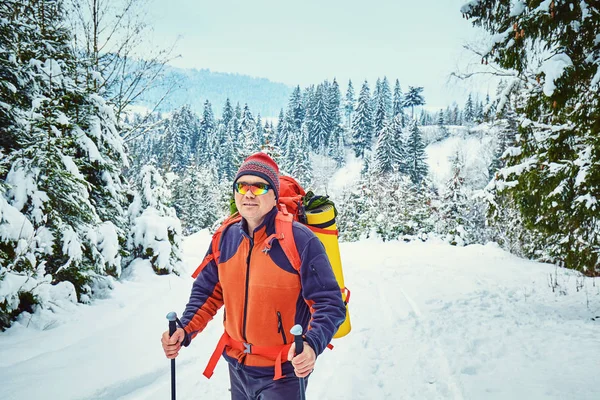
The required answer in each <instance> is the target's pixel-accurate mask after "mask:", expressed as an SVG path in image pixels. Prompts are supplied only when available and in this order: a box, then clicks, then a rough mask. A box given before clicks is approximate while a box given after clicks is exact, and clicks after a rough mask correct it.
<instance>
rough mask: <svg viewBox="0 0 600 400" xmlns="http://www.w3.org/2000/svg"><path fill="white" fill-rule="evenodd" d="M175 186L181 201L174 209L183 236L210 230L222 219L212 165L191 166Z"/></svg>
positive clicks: (217, 186) (217, 182)
mask: <svg viewBox="0 0 600 400" xmlns="http://www.w3.org/2000/svg"><path fill="white" fill-rule="evenodd" d="M176 186H178V189H179V191H180V192H181V201H180V202H179V204H178V206H179V207H176V208H180V209H181V212H179V210H178V214H177V215H178V217H179V219H180V220H181V222H182V225H183V233H184V234H185V235H190V234H192V233H194V232H197V231H199V230H200V229H205V228H211V227H212V226H213V224H214V223H215V222H216V221H217V220H218V219H219V218H220V217H222V215H221V214H222V211H223V207H220V206H219V204H218V201H219V200H220V199H221V196H220V193H219V179H218V177H217V175H216V170H215V168H214V164H209V165H200V164H197V163H193V164H191V165H190V166H189V167H188V168H187V169H186V171H185V174H184V175H183V177H182V179H180V181H179V182H178V183H176ZM225 203H226V202H225Z"/></svg>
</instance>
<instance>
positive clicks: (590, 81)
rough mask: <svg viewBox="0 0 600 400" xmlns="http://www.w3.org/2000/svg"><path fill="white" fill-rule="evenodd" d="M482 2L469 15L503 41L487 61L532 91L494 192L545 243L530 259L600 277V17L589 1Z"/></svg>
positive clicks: (539, 244) (526, 93) (521, 110)
mask: <svg viewBox="0 0 600 400" xmlns="http://www.w3.org/2000/svg"><path fill="white" fill-rule="evenodd" d="M513 3H514V2H509V1H500V0H480V1H476V2H469V3H468V4H466V5H464V6H463V8H462V9H461V11H462V12H463V14H464V15H465V16H466V17H468V18H473V24H475V25H477V26H482V27H483V28H484V29H486V30H487V31H488V32H490V34H492V35H495V36H494V37H495V38H496V39H495V41H494V44H493V46H491V47H490V49H489V51H487V52H486V53H484V54H483V58H484V60H487V62H491V63H493V64H496V65H499V66H500V67H502V68H505V69H511V70H515V71H517V73H518V78H519V79H521V80H522V81H524V82H525V83H526V85H525V86H524V87H525V88H524V89H523V90H524V93H523V94H524V99H525V104H524V106H523V107H519V108H518V109H517V110H516V111H517V113H518V114H519V116H520V128H519V135H518V137H517V144H516V146H515V148H514V150H511V151H510V156H509V157H508V158H507V165H506V167H505V168H503V169H501V170H500V171H499V173H498V179H497V181H498V185H496V189H497V190H498V191H502V192H505V193H507V194H508V195H510V196H511V197H512V198H513V199H514V201H513V203H514V204H516V205H517V206H518V208H519V211H520V214H521V216H522V218H523V222H524V224H525V226H526V228H527V229H528V230H530V231H532V232H533V236H535V237H536V238H537V239H538V240H536V242H535V247H536V248H535V249H534V251H533V252H532V253H531V254H530V256H533V257H535V258H538V259H541V260H545V261H550V262H555V263H558V264H560V265H563V266H565V267H567V268H573V269H577V270H580V271H582V272H584V273H585V274H587V275H598V274H600V261H599V254H600V250H599V249H600V232H599V230H598V226H599V223H598V215H599V214H598V199H597V194H598V193H599V192H600V179H599V177H600V135H599V134H598V133H599V132H598V123H597V121H599V120H600V92H599V91H598V90H597V89H598V85H599V84H600V70H599V67H600V48H599V47H598V40H597V32H598V31H599V26H600V14H599V13H598V7H597V6H596V5H593V6H592V5H590V4H589V3H588V2H564V1H550V2H548V1H546V2H541V3H540V2H533V3H525V2H518V3H517V4H516V5H515V4H513Z"/></svg>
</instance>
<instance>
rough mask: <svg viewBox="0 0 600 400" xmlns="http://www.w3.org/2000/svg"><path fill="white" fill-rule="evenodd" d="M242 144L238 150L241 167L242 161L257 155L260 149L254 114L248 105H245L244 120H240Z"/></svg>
mask: <svg viewBox="0 0 600 400" xmlns="http://www.w3.org/2000/svg"><path fill="white" fill-rule="evenodd" d="M240 130H241V136H240V139H239V140H240V142H239V147H238V149H237V153H238V157H239V158H240V162H239V163H237V165H240V164H241V163H242V161H243V160H244V159H245V158H246V157H248V156H249V155H251V154H253V153H255V152H257V151H258V149H259V144H258V142H257V141H256V120H255V119H254V116H252V112H251V111H250V108H249V107H248V104H245V105H244V111H243V112H242V118H241V119H240Z"/></svg>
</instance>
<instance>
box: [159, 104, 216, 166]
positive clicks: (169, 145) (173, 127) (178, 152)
mask: <svg viewBox="0 0 600 400" xmlns="http://www.w3.org/2000/svg"><path fill="white" fill-rule="evenodd" d="M198 125H199V121H198V117H197V116H196V115H195V114H194V113H193V112H192V110H191V108H190V106H189V105H184V106H183V107H181V108H180V109H178V110H176V111H175V112H173V114H172V115H171V118H169V121H168V122H167V126H166V130H165V134H164V136H163V143H162V145H161V147H162V149H163V150H162V151H161V153H162V155H163V156H162V157H161V159H160V160H161V163H162V164H161V167H162V169H163V170H164V171H174V172H176V173H178V172H180V171H183V170H184V169H185V168H186V167H187V166H188V165H189V160H190V158H191V157H193V156H194V155H195V154H196V153H197V152H198V151H199V149H204V148H205V147H206V136H205V135H203V134H204V133H205V132H200V130H199V127H198Z"/></svg>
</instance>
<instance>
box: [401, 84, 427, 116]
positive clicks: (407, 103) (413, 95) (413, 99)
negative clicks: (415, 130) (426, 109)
mask: <svg viewBox="0 0 600 400" xmlns="http://www.w3.org/2000/svg"><path fill="white" fill-rule="evenodd" d="M422 91H423V88H422V87H413V86H409V87H408V93H406V95H405V96H404V101H403V103H402V106H403V107H404V108H408V107H410V109H411V116H412V117H413V118H414V116H415V107H418V106H422V105H424V104H425V99H424V98H423V95H422V94H421V92H422Z"/></svg>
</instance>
